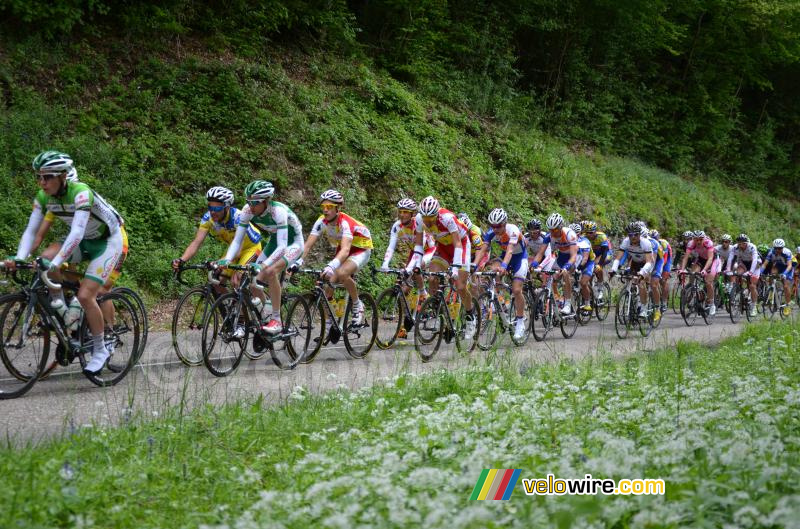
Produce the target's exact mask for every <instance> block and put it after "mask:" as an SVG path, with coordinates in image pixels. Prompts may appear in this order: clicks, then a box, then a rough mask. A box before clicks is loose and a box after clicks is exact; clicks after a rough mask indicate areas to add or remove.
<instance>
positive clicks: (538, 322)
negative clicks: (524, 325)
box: [531, 289, 556, 342]
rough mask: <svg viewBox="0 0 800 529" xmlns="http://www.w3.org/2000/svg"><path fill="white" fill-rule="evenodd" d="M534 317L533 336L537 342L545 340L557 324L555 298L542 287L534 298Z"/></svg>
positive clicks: (532, 322) (532, 324)
mask: <svg viewBox="0 0 800 529" xmlns="http://www.w3.org/2000/svg"><path fill="white" fill-rule="evenodd" d="M534 311H535V313H534V317H533V319H532V320H531V330H532V331H533V338H534V340H536V341H537V342H541V341H544V339H545V338H546V337H547V333H549V332H550V330H551V329H552V328H553V325H554V324H555V318H556V315H555V311H556V303H555V300H554V299H553V298H552V297H551V296H550V294H549V292H547V290H545V289H541V290H540V291H539V293H538V294H536V297H535V300H534Z"/></svg>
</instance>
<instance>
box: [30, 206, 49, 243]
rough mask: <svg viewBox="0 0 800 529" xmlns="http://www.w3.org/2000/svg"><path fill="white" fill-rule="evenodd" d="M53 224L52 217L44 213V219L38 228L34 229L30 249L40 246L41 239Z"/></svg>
mask: <svg viewBox="0 0 800 529" xmlns="http://www.w3.org/2000/svg"><path fill="white" fill-rule="evenodd" d="M52 225H53V220H52V217H50V216H48V215H45V216H44V220H43V221H42V223H41V224H40V225H39V229H38V230H37V231H36V238H35V239H34V240H33V246H32V247H31V251H36V249H37V248H39V246H41V244H42V241H43V240H44V238H45V237H46V236H47V232H49V231H50V227H51V226H52Z"/></svg>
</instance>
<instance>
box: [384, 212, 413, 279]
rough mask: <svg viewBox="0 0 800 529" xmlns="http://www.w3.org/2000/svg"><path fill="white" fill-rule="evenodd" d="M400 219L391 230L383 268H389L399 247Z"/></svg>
mask: <svg viewBox="0 0 800 529" xmlns="http://www.w3.org/2000/svg"><path fill="white" fill-rule="evenodd" d="M398 223H399V221H398V222H395V223H394V225H393V226H392V229H391V230H390V231H389V246H387V247H386V253H385V254H383V264H382V265H381V268H389V263H390V262H391V260H392V256H393V255H394V249H395V248H397V231H398V230H399V229H400V227H399V224H398ZM414 238H415V239H416V234H414Z"/></svg>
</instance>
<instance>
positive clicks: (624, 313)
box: [614, 290, 631, 339]
mask: <svg viewBox="0 0 800 529" xmlns="http://www.w3.org/2000/svg"><path fill="white" fill-rule="evenodd" d="M630 314H631V293H630V291H628V290H624V291H622V292H621V293H620V295H619V300H617V306H616V308H615V310H614V330H615V331H616V333H617V336H619V337H620V338H622V339H624V338H627V337H628V332H629V330H630V325H629V322H628V318H629V317H630Z"/></svg>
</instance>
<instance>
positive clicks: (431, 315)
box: [414, 271, 481, 362]
mask: <svg viewBox="0 0 800 529" xmlns="http://www.w3.org/2000/svg"><path fill="white" fill-rule="evenodd" d="M420 273H421V274H422V275H423V276H425V277H437V278H439V287H438V289H437V290H436V292H434V293H432V294H431V296H430V297H429V298H428V299H426V300H425V302H424V303H422V306H421V307H420V309H419V311H418V312H417V316H416V319H415V322H414V348H415V349H416V351H417V354H418V355H419V357H420V359H421V360H422V361H423V362H430V361H431V360H433V357H434V356H435V355H436V353H437V351H438V350H439V347H440V346H441V344H442V341H443V340H444V342H445V343H448V344H449V343H451V342H453V341H454V340H455V345H456V350H457V351H458V352H459V353H469V352H471V351H472V350H473V349H474V348H475V347H476V345H477V344H478V336H480V332H481V311H480V310H477V306H476V305H477V300H473V303H475V304H476V305H474V306H475V307H476V308H475V310H473V314H474V318H475V333H474V334H473V336H471V337H467V336H466V334H465V331H466V324H467V311H466V308H465V307H464V306H463V303H462V302H461V296H459V295H458V291H457V290H456V288H455V284H454V281H453V277H452V276H451V275H450V274H447V273H445V272H423V271H421V272H420Z"/></svg>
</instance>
